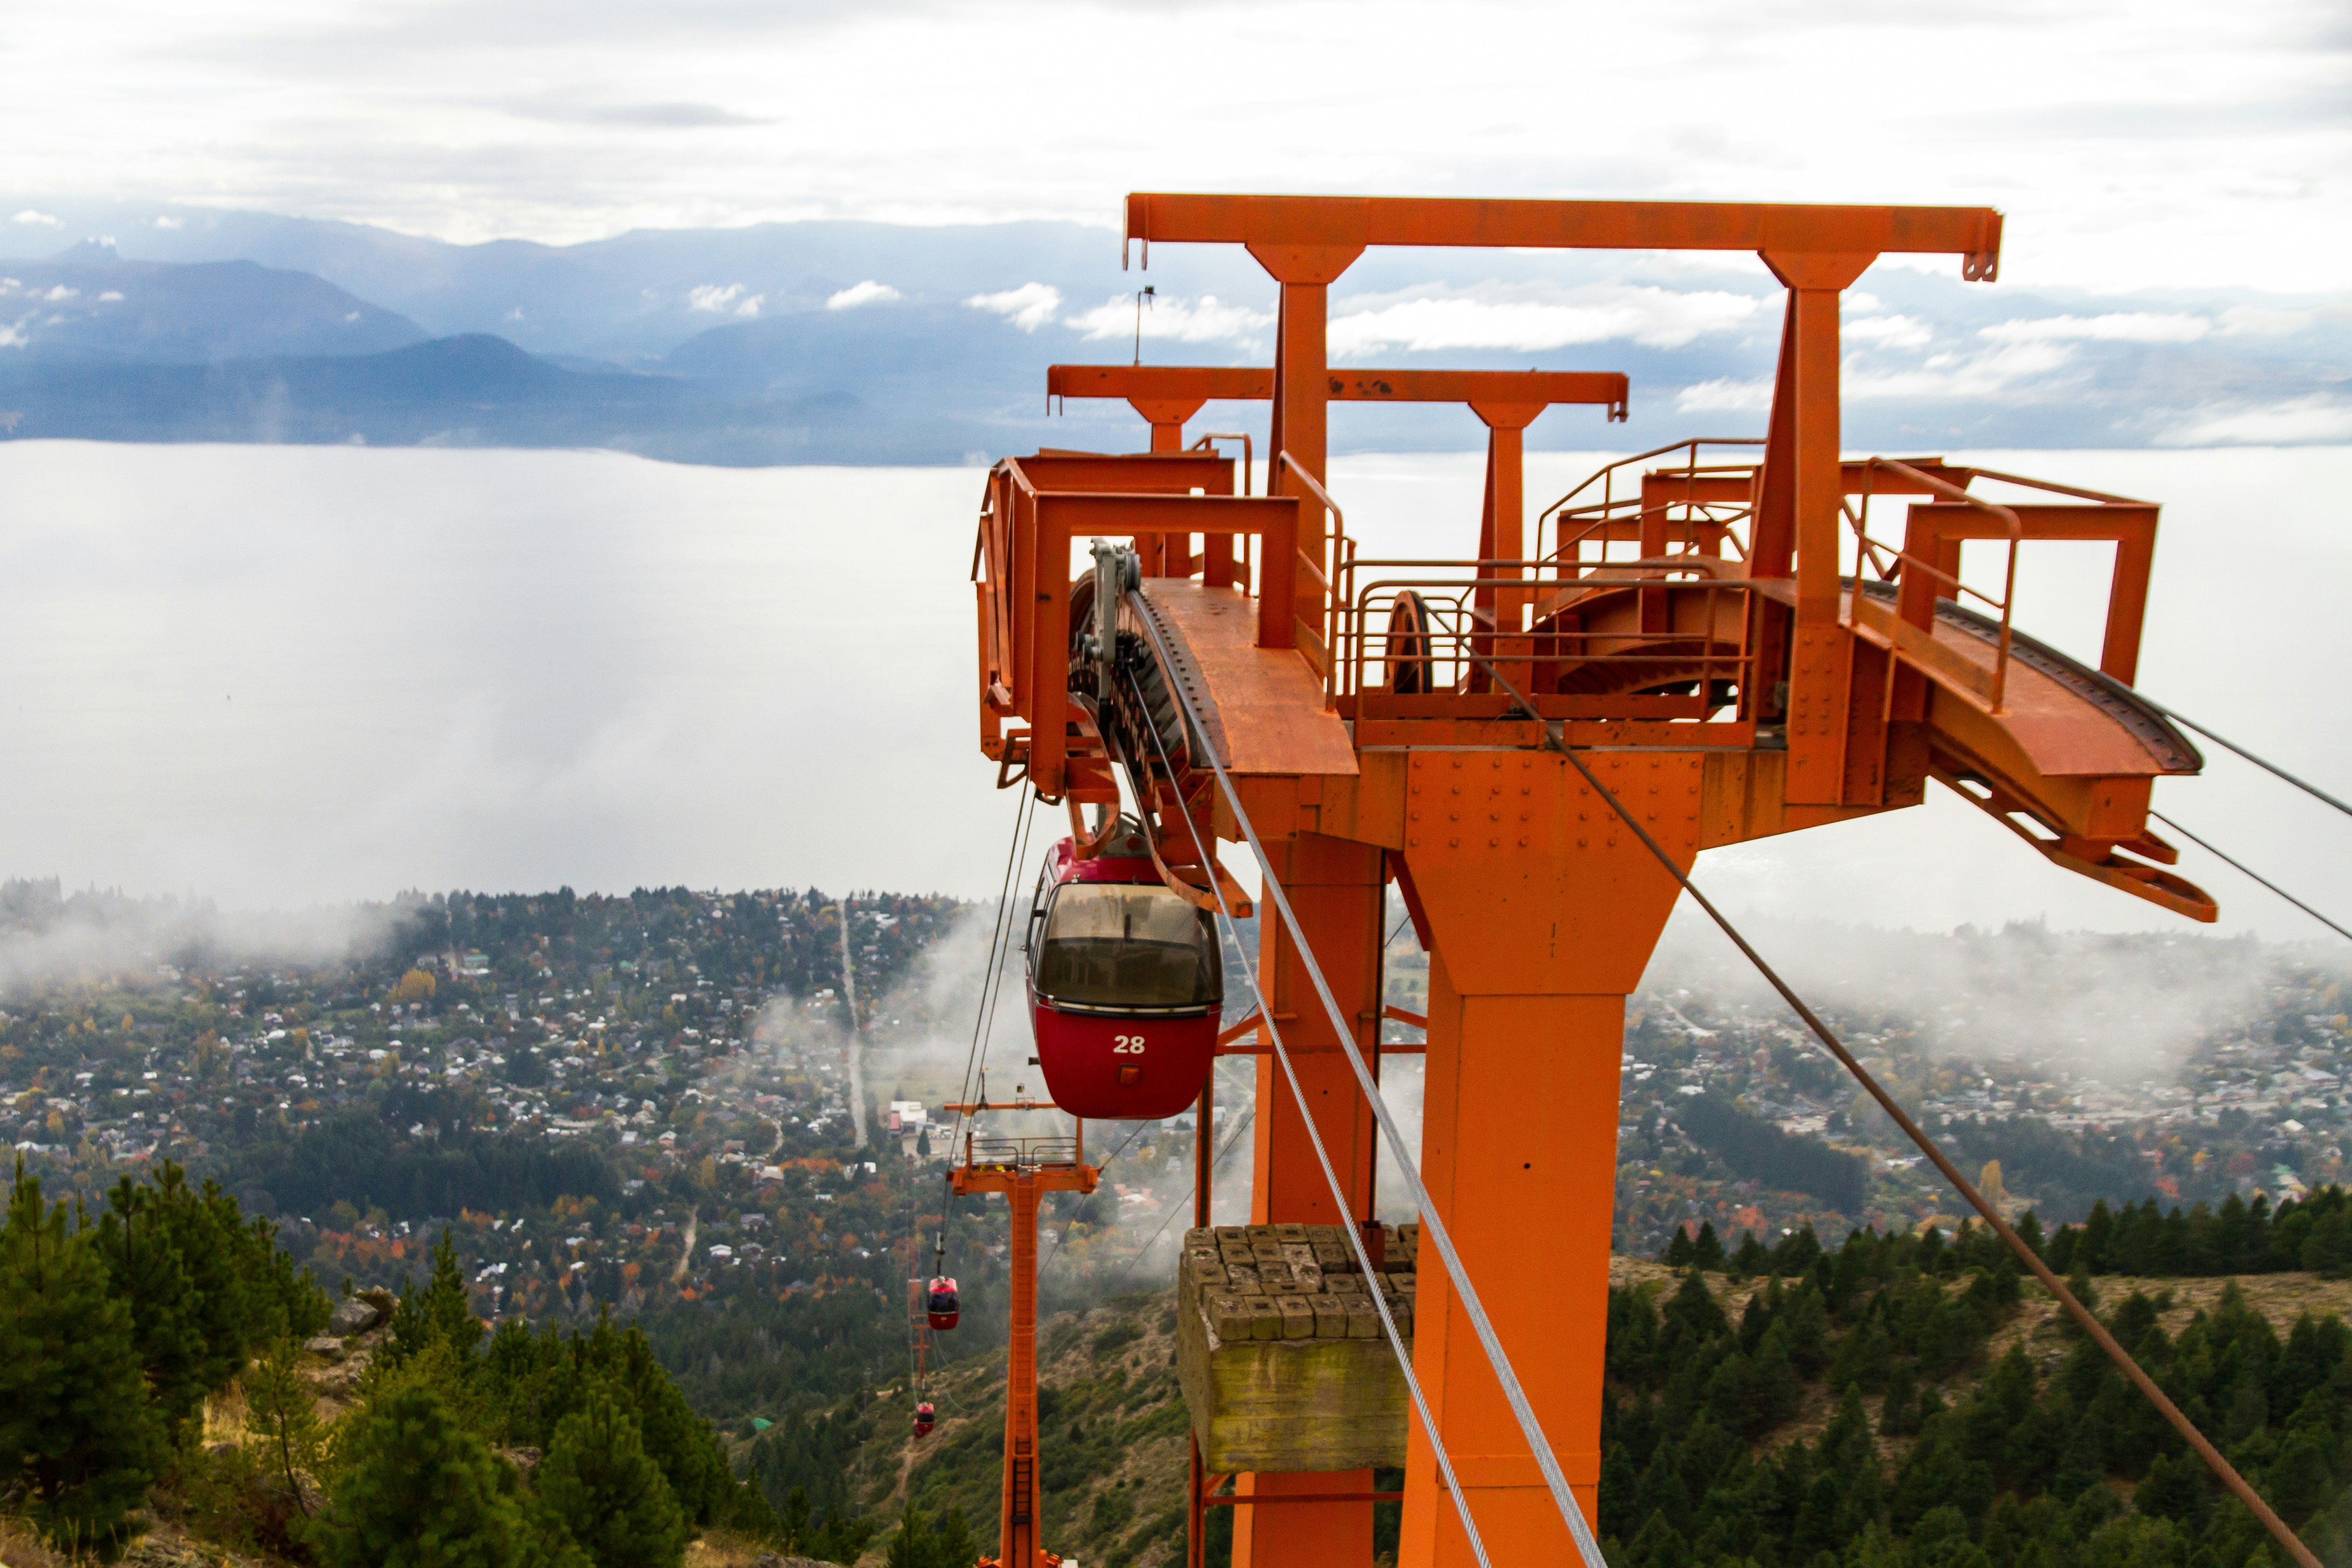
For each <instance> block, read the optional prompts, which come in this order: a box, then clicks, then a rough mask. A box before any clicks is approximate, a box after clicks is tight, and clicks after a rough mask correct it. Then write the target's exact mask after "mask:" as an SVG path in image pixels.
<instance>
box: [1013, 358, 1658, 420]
mask: <svg viewBox="0 0 2352 1568" xmlns="http://www.w3.org/2000/svg"><path fill="white" fill-rule="evenodd" d="M1628 386H1629V383H1628V382H1627V380H1626V378H1625V376H1624V374H1623V372H1622V371H1386V370H1339V371H1332V372H1331V373H1330V376H1329V378H1328V386H1327V387H1326V392H1327V394H1328V396H1329V397H1330V398H1332V399H1333V400H1334V401H1335V402H1459V403H1471V404H1475V403H1480V402H1486V403H1525V404H1536V405H1538V406H1542V407H1549V406H1550V405H1552V404H1554V403H1603V404H1606V405H1608V407H1609V409H1610V417H1611V418H1612V419H1622V418H1623V417H1624V408H1625V399H1626V394H1627V390H1628ZM1045 392H1046V395H1048V396H1049V397H1061V398H1072V397H1076V398H1124V399H1126V400H1127V401H1128V402H1130V403H1132V404H1134V405H1135V409H1136V412H1137V413H1141V414H1142V415H1143V417H1144V418H1145V419H1146V420H1151V421H1154V423H1157V420H1156V419H1155V416H1154V415H1153V414H1152V413H1149V412H1147V411H1146V410H1145V408H1144V404H1145V403H1147V402H1148V403H1151V404H1153V405H1155V406H1161V405H1164V406H1168V407H1176V406H1184V413H1183V414H1182V416H1181V418H1178V419H1176V420H1174V421H1173V423H1178V424H1181V423H1183V422H1184V420H1187V419H1190V418H1192V415H1193V414H1194V413H1197V412H1199V409H1200V405H1201V404H1202V403H1204V402H1213V401H1217V402H1267V401H1269V400H1270V399H1271V398H1272V397H1273V396H1274V371H1273V370H1272V368H1271V367H1259V366H1251V365H1048V366H1046V367H1045ZM1187 405H1188V406H1187Z"/></svg>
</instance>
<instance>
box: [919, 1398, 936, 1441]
mask: <svg viewBox="0 0 2352 1568" xmlns="http://www.w3.org/2000/svg"><path fill="white" fill-rule="evenodd" d="M937 1421H938V1417H937V1416H934V1415H933V1413H932V1410H931V1402H930V1401H929V1400H928V1399H926V1400H924V1401H923V1402H922V1403H921V1404H920V1405H918V1406H915V1436H916V1437H929V1436H930V1435H931V1427H933V1426H935V1425H936V1424H937Z"/></svg>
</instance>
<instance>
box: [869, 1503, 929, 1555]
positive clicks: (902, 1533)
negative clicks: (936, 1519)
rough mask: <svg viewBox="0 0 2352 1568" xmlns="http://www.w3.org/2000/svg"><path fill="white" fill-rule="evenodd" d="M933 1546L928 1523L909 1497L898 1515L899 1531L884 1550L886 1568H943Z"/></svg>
mask: <svg viewBox="0 0 2352 1568" xmlns="http://www.w3.org/2000/svg"><path fill="white" fill-rule="evenodd" d="M932 1547H933V1542H932V1539H931V1532H930V1530H929V1527H928V1523H927V1521H925V1520H924V1518H923V1516H922V1513H921V1512H920V1511H919V1510H918V1509H917V1508H916V1507H915V1502H914V1500H913V1499H912V1498H909V1499H908V1500H907V1506H906V1508H905V1509H904V1510H903V1511H900V1513H899V1515H898V1533H897V1534H895V1535H893V1536H891V1537H890V1544H889V1546H888V1547H887V1549H886V1550H885V1552H883V1557H882V1562H883V1564H884V1568H941V1565H940V1563H939V1562H938V1559H937V1558H936V1556H935V1555H934V1554H933V1551H932Z"/></svg>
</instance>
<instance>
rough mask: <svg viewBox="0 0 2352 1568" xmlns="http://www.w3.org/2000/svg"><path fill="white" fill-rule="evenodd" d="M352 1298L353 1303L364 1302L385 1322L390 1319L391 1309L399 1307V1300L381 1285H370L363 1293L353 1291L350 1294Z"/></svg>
mask: <svg viewBox="0 0 2352 1568" xmlns="http://www.w3.org/2000/svg"><path fill="white" fill-rule="evenodd" d="M352 1299H353V1300H354V1301H365V1302H366V1303H367V1304H368V1305H369V1306H372V1307H373V1308H374V1309H375V1310H376V1311H377V1312H380V1313H382V1314H383V1318H384V1320H385V1321H386V1322H390V1321H391V1319H392V1310H393V1308H394V1307H396V1306H398V1305H400V1298H399V1297H397V1296H395V1295H394V1294H393V1293H392V1292H391V1291H387V1290H385V1289H384V1288H383V1286H382V1285H370V1286H369V1287H367V1289H365V1290H363V1291H352Z"/></svg>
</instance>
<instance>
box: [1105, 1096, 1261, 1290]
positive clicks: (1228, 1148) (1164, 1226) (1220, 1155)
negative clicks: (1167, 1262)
mask: <svg viewBox="0 0 2352 1568" xmlns="http://www.w3.org/2000/svg"><path fill="white" fill-rule="evenodd" d="M1256 1119H1257V1107H1256V1106H1255V1105H1253V1106H1251V1107H1250V1108H1249V1109H1248V1110H1246V1111H1244V1112H1243V1113H1241V1115H1240V1116H1239V1117H1238V1118H1236V1119H1235V1121H1234V1130H1233V1131H1232V1132H1231V1133H1229V1134H1226V1135H1225V1146H1224V1147H1223V1148H1222V1149H1219V1150H1218V1151H1217V1157H1216V1158H1214V1159H1213V1160H1211V1161H1210V1162H1209V1171H1210V1174H1211V1175H1214V1174H1215V1173H1216V1169H1217V1167H1218V1166H1221V1165H1223V1164H1224V1163H1225V1156H1226V1155H1230V1154H1232V1153H1233V1152H1234V1145H1236V1144H1238V1143H1240V1142H1241V1141H1242V1134H1244V1133H1245V1132H1247V1131H1249V1126H1250V1124H1251V1123H1252V1122H1254V1121H1255V1120H1256ZM1183 1212H1184V1211H1183V1209H1181V1207H1180V1208H1171V1209H1170V1210H1169V1211H1168V1218H1165V1219H1163V1220H1161V1221H1160V1228H1159V1229H1157V1230H1155V1231H1153V1232H1152V1233H1151V1239H1150V1240H1149V1241H1146V1242H1145V1243H1144V1244H1143V1245H1142V1246H1141V1247H1140V1248H1139V1249H1137V1251H1136V1254H1135V1256H1134V1257H1132V1258H1129V1260H1127V1267H1126V1268H1124V1269H1122V1270H1119V1274H1118V1281H1116V1282H1120V1283H1123V1282H1124V1281H1126V1279H1127V1277H1128V1276H1129V1274H1132V1273H1134V1272H1135V1266H1136V1265H1137V1264H1138V1263H1140V1262H1142V1261H1143V1260H1144V1259H1146V1258H1148V1257H1150V1255H1151V1249H1153V1248H1154V1247H1157V1246H1159V1245H1160V1238H1161V1237H1163V1236H1165V1235H1167V1234H1168V1228H1169V1227H1170V1226H1171V1225H1173V1224H1175V1223H1176V1217H1177V1216H1178V1215H1180V1214H1181V1213H1183Z"/></svg>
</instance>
